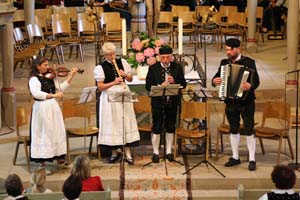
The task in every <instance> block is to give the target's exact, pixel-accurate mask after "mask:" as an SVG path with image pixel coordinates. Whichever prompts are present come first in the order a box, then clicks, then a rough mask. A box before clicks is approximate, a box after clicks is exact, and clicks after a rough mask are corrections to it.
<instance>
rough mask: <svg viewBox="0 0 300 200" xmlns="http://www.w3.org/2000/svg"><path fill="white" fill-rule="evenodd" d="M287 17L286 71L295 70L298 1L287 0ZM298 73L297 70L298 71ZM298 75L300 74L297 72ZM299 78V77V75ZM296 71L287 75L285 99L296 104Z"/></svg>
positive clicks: (293, 104)
mask: <svg viewBox="0 0 300 200" xmlns="http://www.w3.org/2000/svg"><path fill="white" fill-rule="evenodd" d="M288 10H289V13H288V19H287V35H288V37H287V55H288V61H287V63H288V71H293V70H297V55H298V44H299V1H288ZM298 73H299V72H298ZM299 76H300V74H299ZM299 78H300V77H299ZM297 84H299V83H297V72H296V73H291V74H289V75H288V76H287V82H286V85H287V87H286V88H287V95H286V97H287V101H288V102H289V103H290V104H291V105H292V106H295V105H296V91H297V89H296V88H297Z"/></svg>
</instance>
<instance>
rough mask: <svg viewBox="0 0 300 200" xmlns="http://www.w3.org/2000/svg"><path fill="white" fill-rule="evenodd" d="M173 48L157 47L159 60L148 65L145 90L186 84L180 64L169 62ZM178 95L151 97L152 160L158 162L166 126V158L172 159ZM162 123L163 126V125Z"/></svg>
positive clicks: (171, 160) (178, 102) (178, 101)
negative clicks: (161, 139) (153, 87)
mask: <svg viewBox="0 0 300 200" xmlns="http://www.w3.org/2000/svg"><path fill="white" fill-rule="evenodd" d="M172 53H173V50H172V48H171V47H169V46H167V45H165V46H162V47H161V48H160V49H159V54H160V55H159V56H160V62H157V63H155V64H154V65H151V66H150V67H149V71H148V74H147V77H146V90H147V91H150V90H151V86H157V85H162V86H166V85H169V84H180V85H181V86H182V87H183V88H185V86H186V81H185V78H184V72H183V68H182V66H181V65H179V64H177V63H175V62H171V60H172V56H173V55H172ZM180 100H181V98H180V96H167V97H164V98H163V97H152V98H151V107H152V118H153V120H152V121H153V126H152V139H151V140H152V146H153V156H152V162H154V163H159V144H160V135H161V134H162V133H163V131H164V128H166V136H165V139H166V152H165V153H166V159H168V160H169V161H170V162H173V161H174V156H173V154H172V152H171V150H172V145H173V140H174V133H175V124H176V116H177V110H178V106H179V104H180ZM163 125H164V126H163Z"/></svg>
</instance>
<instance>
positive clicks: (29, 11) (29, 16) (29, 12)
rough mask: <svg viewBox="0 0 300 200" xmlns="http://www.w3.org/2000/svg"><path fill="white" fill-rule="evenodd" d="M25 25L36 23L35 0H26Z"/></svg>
mask: <svg viewBox="0 0 300 200" xmlns="http://www.w3.org/2000/svg"><path fill="white" fill-rule="evenodd" d="M24 17H25V25H27V24H33V23H34V1H32V0H24Z"/></svg>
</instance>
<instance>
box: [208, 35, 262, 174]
mask: <svg viewBox="0 0 300 200" xmlns="http://www.w3.org/2000/svg"><path fill="white" fill-rule="evenodd" d="M226 54H227V57H228V58H226V59H222V60H221V63H220V66H219V68H218V71H217V73H216V74H215V75H214V77H213V79H212V86H213V87H215V86H217V85H220V84H221V83H222V79H221V66H224V65H228V64H237V65H243V66H244V67H247V68H248V69H249V70H250V71H251V76H249V77H248V79H247V81H246V82H243V83H241V86H240V87H241V89H242V91H243V96H242V98H229V97H226V98H225V100H224V103H225V104H226V108H225V113H226V117H227V119H228V122H229V125H230V143H231V149H232V157H231V158H230V159H229V161H228V162H227V163H225V167H232V166H235V165H239V164H240V163H241V161H240V158H239V144H240V134H242V135H246V140H247V147H248V151H249V165H248V169H249V170H250V171H253V170H255V169H256V162H255V146H256V142H255V137H254V134H255V130H254V112H255V89H256V88H257V87H258V86H259V76H258V73H257V70H256V65H255V61H254V60H253V59H251V58H249V57H246V56H243V55H242V54H241V43H240V41H239V40H238V39H234V38H230V39H228V40H226ZM240 117H242V119H243V122H244V126H243V128H240Z"/></svg>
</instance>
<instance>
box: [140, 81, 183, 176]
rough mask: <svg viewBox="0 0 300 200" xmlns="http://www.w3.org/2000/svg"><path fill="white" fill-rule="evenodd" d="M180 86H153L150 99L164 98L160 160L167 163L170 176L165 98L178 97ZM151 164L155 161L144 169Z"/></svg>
mask: <svg viewBox="0 0 300 200" xmlns="http://www.w3.org/2000/svg"><path fill="white" fill-rule="evenodd" d="M180 87H181V86H180V84H170V85H166V86H161V85H159V86H152V87H151V91H150V94H149V96H150V97H162V101H163V102H162V115H163V122H162V128H163V131H162V134H161V136H162V137H161V138H162V140H163V147H164V149H163V151H164V153H163V157H160V158H159V159H161V158H162V159H163V160H164V163H165V169H166V175H167V176H168V169H167V163H166V138H165V136H166V134H165V97H169V96H176V95H178V93H179V89H180ZM173 162H175V163H178V164H180V165H184V164H183V163H181V162H179V161H177V160H175V159H174V161H173ZM151 163H153V161H150V162H149V163H146V164H145V165H143V167H145V166H147V165H150V164H151Z"/></svg>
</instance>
